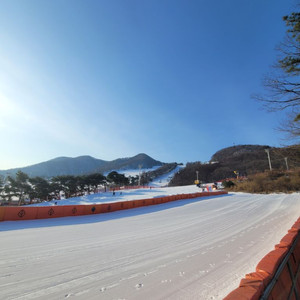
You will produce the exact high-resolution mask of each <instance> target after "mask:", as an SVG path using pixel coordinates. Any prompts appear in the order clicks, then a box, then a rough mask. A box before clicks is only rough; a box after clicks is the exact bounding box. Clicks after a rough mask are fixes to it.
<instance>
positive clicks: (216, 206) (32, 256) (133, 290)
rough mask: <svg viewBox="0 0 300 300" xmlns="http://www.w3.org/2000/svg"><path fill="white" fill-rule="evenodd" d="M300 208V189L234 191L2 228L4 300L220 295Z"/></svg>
mask: <svg viewBox="0 0 300 300" xmlns="http://www.w3.org/2000/svg"><path fill="white" fill-rule="evenodd" d="M180 189H182V191H180ZM188 189H189V188H188V187H183V188H177V191H178V193H183V192H186V191H187V190H188ZM195 189H196V188H195V187H194V186H193V187H190V190H191V191H192V190H195ZM164 190H165V191H166V193H168V188H165V189H164ZM196 191H197V190H196ZM141 192H143V193H145V195H146V190H144V191H140V193H141ZM136 193H138V191H132V194H133V195H134V194H136ZM149 193H152V194H151V195H147V197H148V198H150V197H152V196H153V195H154V194H153V193H154V191H153V189H152V190H149ZM127 196H128V197H130V195H129V192H128V194H127ZM139 196H140V195H139ZM123 200H124V199H123ZM299 211H300V194H299V193H294V194H289V195H287V194H271V195H252V194H244V193H230V194H228V195H222V196H214V197H213V196H212V197H203V198H196V199H190V200H188V199H187V200H179V201H174V202H169V203H165V204H160V205H154V206H147V207H141V208H136V209H131V210H124V211H118V212H113V213H107V214H98V215H90V216H80V217H68V218H58V219H46V220H32V221H16V222H1V223H0V241H1V247H0V298H1V299H67V298H71V299H145V300H147V299H222V298H223V297H224V296H226V295H227V294H228V293H229V292H230V291H231V290H233V289H234V288H236V287H237V285H238V283H239V281H240V279H241V278H242V277H243V276H244V275H245V274H246V273H248V272H252V271H254V270H255V266H256V265H257V263H258V262H259V260H260V259H261V258H262V257H263V256H264V255H265V254H267V253H268V252H269V251H271V250H272V249H273V248H274V245H275V244H276V243H278V242H279V241H280V239H281V238H282V237H283V236H284V235H285V234H286V233H287V230H288V229H289V228H290V227H291V226H292V224H293V223H294V222H295V221H296V220H297V219H298V217H299Z"/></svg>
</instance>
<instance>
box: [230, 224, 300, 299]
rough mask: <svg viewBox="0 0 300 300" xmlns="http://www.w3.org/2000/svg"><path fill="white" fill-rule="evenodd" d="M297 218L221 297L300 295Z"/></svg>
mask: <svg viewBox="0 0 300 300" xmlns="http://www.w3.org/2000/svg"><path fill="white" fill-rule="evenodd" d="M299 273H300V218H299V219H298V220H297V221H296V222H295V224H294V225H293V226H292V228H291V229H289V231H288V233H287V234H286V235H285V236H284V237H283V238H282V239H281V241H280V243H279V244H277V245H275V249H274V250H272V251H271V252H269V253H268V254H267V255H265V256H264V257H263V258H262V260H261V261H260V262H259V263H258V264H257V266H256V272H253V273H250V274H246V275H245V278H243V279H242V280H241V282H240V284H239V287H238V288H236V289H235V290H233V291H232V292H231V293H229V294H228V295H227V296H226V297H225V298H224V300H236V299H245V300H246V299H247V300H256V299H257V300H258V299H260V300H275V299H295V300H296V299H300V276H298V275H299Z"/></svg>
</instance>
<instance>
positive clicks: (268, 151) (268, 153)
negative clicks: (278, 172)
mask: <svg viewBox="0 0 300 300" xmlns="http://www.w3.org/2000/svg"><path fill="white" fill-rule="evenodd" d="M265 151H266V152H267V155H268V160H269V167H270V171H272V165H271V159H270V150H269V149H265Z"/></svg>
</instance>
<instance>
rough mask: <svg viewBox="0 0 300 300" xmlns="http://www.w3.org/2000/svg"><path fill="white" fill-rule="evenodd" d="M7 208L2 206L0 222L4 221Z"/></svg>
mask: <svg viewBox="0 0 300 300" xmlns="http://www.w3.org/2000/svg"><path fill="white" fill-rule="evenodd" d="M4 214H5V207H1V206H0V222H1V221H3V220H4Z"/></svg>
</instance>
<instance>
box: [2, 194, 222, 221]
mask: <svg viewBox="0 0 300 300" xmlns="http://www.w3.org/2000/svg"><path fill="white" fill-rule="evenodd" d="M222 194H227V192H225V191H220V192H203V193H192V194H178V195H171V196H164V197H157V198H149V199H140V200H129V201H120V202H110V203H101V204H89V205H58V206H17V207H16V206H13V207H12V206H4V207H0V221H17V220H34V219H47V218H59V217H70V216H82V215H93V214H100V213H107V212H114V211H118V210H123V209H131V208H138V207H142V206H148V205H155V204H163V203H167V202H170V201H177V200H183V199H192V198H197V197H206V196H217V195H222Z"/></svg>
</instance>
